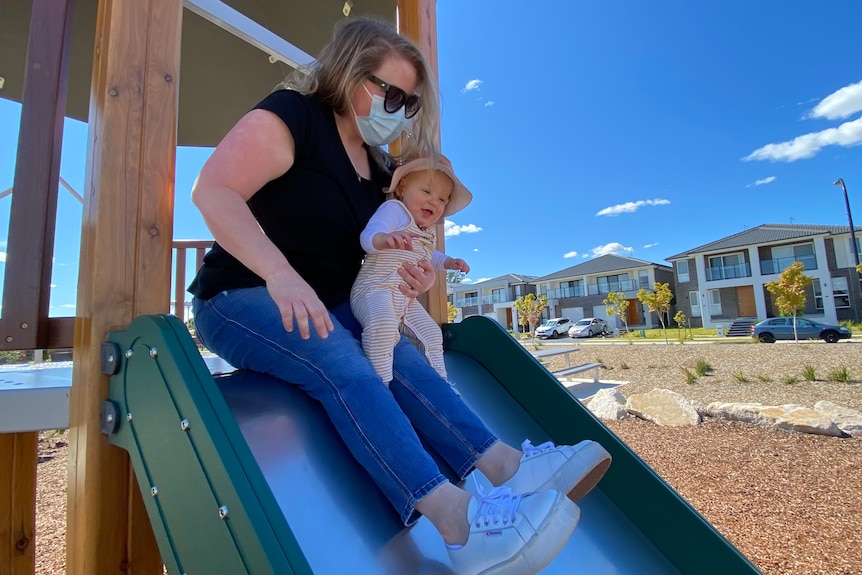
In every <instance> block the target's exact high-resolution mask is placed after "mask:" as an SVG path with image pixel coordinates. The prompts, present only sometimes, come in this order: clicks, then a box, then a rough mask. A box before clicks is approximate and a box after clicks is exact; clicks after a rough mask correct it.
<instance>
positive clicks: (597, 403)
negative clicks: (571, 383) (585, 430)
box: [587, 389, 629, 419]
mask: <svg viewBox="0 0 862 575" xmlns="http://www.w3.org/2000/svg"><path fill="white" fill-rule="evenodd" d="M587 409H589V410H590V411H592V412H593V413H594V414H595V415H596V417H598V418H600V419H625V418H626V417H628V415H629V414H628V411H626V398H625V396H623V394H622V393H620V392H619V391H618V390H616V389H600V390H599V391H597V392H596V394H595V395H594V396H593V398H592V399H591V400H590V402H589V403H588V404H587Z"/></svg>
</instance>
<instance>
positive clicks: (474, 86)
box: [461, 78, 482, 94]
mask: <svg viewBox="0 0 862 575" xmlns="http://www.w3.org/2000/svg"><path fill="white" fill-rule="evenodd" d="M481 87H482V80H479V79H478V78H477V79H475V80H470V81H469V82H467V85H466V86H464V88H463V89H462V90H461V93H462V94H466V93H467V92H472V91H473V90H478V89H480V88H481Z"/></svg>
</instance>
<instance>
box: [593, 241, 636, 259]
mask: <svg viewBox="0 0 862 575" xmlns="http://www.w3.org/2000/svg"><path fill="white" fill-rule="evenodd" d="M633 251H635V249H634V248H627V247H626V246H624V245H622V244H621V243H619V242H611V243H609V244H605V245H603V246H597V247H594V248H593V249H591V250H590V255H591V256H592V257H594V258H597V257H599V256H606V255H608V254H616V255H623V254H626V253H631V252H633Z"/></svg>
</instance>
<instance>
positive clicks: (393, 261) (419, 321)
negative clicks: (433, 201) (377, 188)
mask: <svg viewBox="0 0 862 575" xmlns="http://www.w3.org/2000/svg"><path fill="white" fill-rule="evenodd" d="M434 228H435V226H431V227H429V228H428V229H427V230H423V229H421V228H420V227H419V226H417V225H416V221H415V220H414V219H413V216H412V215H411V214H410V212H409V211H408V210H407V207H406V206H405V205H404V204H403V203H401V202H400V201H399V200H387V201H386V202H384V203H383V204H382V205H381V206H380V208H378V210H377V212H375V214H374V216H372V217H371V220H369V222H368V225H367V226H366V228H365V230H364V231H363V232H362V238H361V240H362V246H363V247H364V248H365V250H366V252H368V253H367V255H366V256H365V261H364V262H363V264H362V267H361V268H360V270H359V275H358V276H357V277H356V281H355V282H354V283H353V289H352V290H351V292H350V306H351V309H352V310H353V315H354V316H355V317H356V319H357V320H358V321H359V323H360V324H361V325H362V350H363V351H364V352H365V355H366V357H368V359H369V360H370V361H371V365H372V366H373V367H374V371H376V372H377V375H379V376H380V378H381V379H382V380H383V382H384V383H385V384H386V385H389V382H391V381H392V350H393V349H394V348H395V344H396V343H398V340H399V339H400V338H401V334H402V333H403V334H404V335H406V336H407V337H409V338H411V339H414V340H416V341H418V342H419V344H420V347H421V349H422V352H423V353H424V354H425V357H426V358H427V359H428V362H429V363H430V364H431V366H432V367H433V368H434V369H435V370H437V373H439V374H440V377H442V378H443V379H447V377H446V366H445V365H444V363H443V334H442V332H441V331H440V326H438V325H437V323H436V322H435V321H434V320H433V319H432V318H431V316H429V315H428V312H427V311H425V308H423V307H422V305H421V304H420V303H419V302H418V301H416V300H415V299H411V298H408V297H407V296H405V295H404V294H403V293H401V291H400V290H399V289H398V286H399V285H401V284H403V283H404V280H403V279H401V276H400V275H398V268H400V267H401V266H402V265H403V264H404V262H410V263H413V264H416V263H417V262H418V261H419V260H421V259H427V260H430V261H431V265H432V267H434V269H442V268H443V264H444V263H445V261H446V255H445V254H443V253H441V252H439V251H437V250H435V249H434V247H435V245H436V244H437V233H436V231H435V229H434ZM400 230H406V231H408V232H411V233H413V234H416V235H417V236H419V237H416V238H413V251H408V250H399V249H387V250H375V249H374V247H373V246H372V245H371V238H372V237H373V236H374V234H376V233H379V232H393V231H400Z"/></svg>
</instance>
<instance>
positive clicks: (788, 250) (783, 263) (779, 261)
mask: <svg viewBox="0 0 862 575" xmlns="http://www.w3.org/2000/svg"><path fill="white" fill-rule="evenodd" d="M793 262H802V264H803V265H804V266H805V269H806V270H816V269H817V256H815V255H814V244H813V243H805V244H797V245H795V246H781V247H775V248H772V259H771V260H767V261H764V262H761V265H764V264H765V267H764V269H762V271H763V273H765V274H778V273H781V272H783V271H784V269H785V268H787V267H788V266H789V265H790V264H792V263H793Z"/></svg>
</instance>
